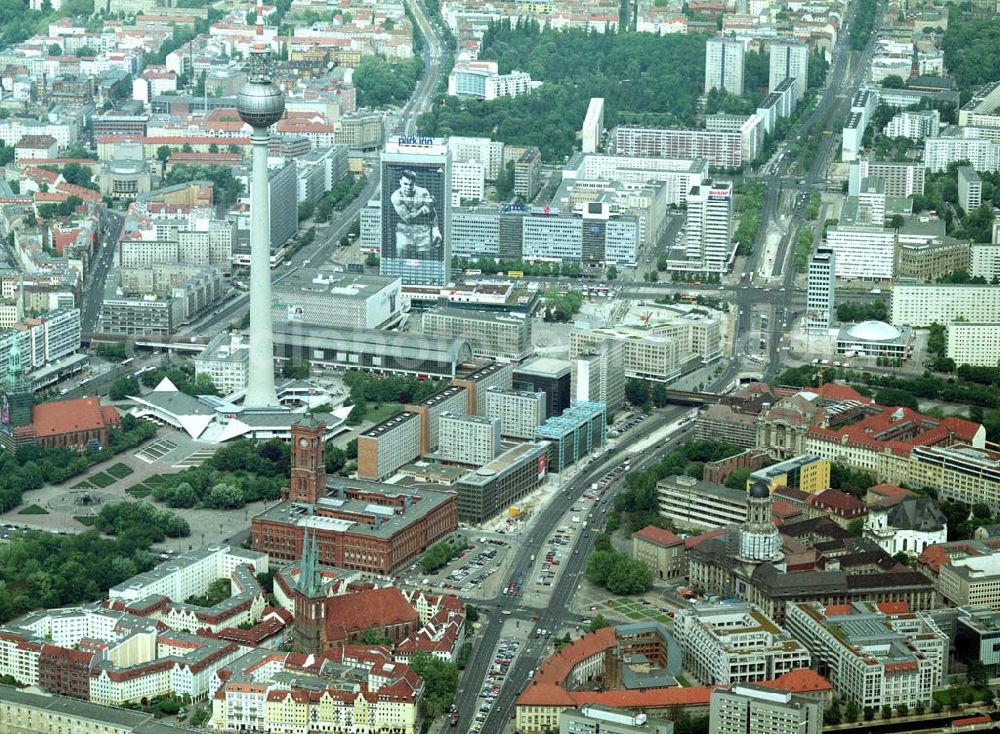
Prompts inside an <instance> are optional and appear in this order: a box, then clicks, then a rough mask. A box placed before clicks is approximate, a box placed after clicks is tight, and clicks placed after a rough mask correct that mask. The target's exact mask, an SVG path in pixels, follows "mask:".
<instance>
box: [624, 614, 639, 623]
mask: <svg viewBox="0 0 1000 734" xmlns="http://www.w3.org/2000/svg"><path fill="white" fill-rule="evenodd" d="M625 616H626V617H628V618H629V619H634V620H635V621H639V620H640V619H642V615H641V614H639V612H625Z"/></svg>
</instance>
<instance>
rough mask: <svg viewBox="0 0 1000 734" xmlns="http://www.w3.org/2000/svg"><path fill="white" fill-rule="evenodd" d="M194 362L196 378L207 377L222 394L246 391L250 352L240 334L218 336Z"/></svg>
mask: <svg viewBox="0 0 1000 734" xmlns="http://www.w3.org/2000/svg"><path fill="white" fill-rule="evenodd" d="M193 361H194V374H195V377H198V376H199V375H205V376H206V377H208V378H209V379H210V380H211V381H212V384H213V385H215V387H216V389H218V391H219V392H220V393H221V394H223V395H229V394H231V393H234V392H238V391H239V390H245V389H246V386H247V367H248V365H249V363H250V351H249V349H248V345H247V344H246V342H244V341H243V337H242V336H240V335H239V334H226V333H222V334H217V335H216V336H215V337H213V339H212V340H211V341H210V342H209V343H208V344H206V345H205V349H204V350H203V351H201V352H199V353H198V356H197V357H195V358H194V360H193Z"/></svg>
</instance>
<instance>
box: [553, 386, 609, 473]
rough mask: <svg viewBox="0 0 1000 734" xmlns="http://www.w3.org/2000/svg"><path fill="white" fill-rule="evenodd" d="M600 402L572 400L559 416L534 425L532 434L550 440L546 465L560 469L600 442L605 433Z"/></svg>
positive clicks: (588, 451)
mask: <svg viewBox="0 0 1000 734" xmlns="http://www.w3.org/2000/svg"><path fill="white" fill-rule="evenodd" d="M607 422H608V421H607V411H606V409H605V406H604V403H592V402H583V401H581V402H576V403H573V404H572V405H571V406H570V407H568V408H567V409H566V410H564V411H563V412H562V414H560V415H559V416H556V417H553V418H549V419H548V420H546V421H545V423H544V424H542V425H540V426H538V427H537V428H536V429H535V438H536V439H541V440H544V441H548V442H549V443H550V444H551V450H550V452H549V467H550V468H551V470H552V471H554V472H556V473H561V472H562V471H563V470H564V469H566V468H567V467H569V466H571V465H573V464H575V463H577V462H578V461H579V460H580V459H582V458H583V457H584V456H586V455H587V454H589V453H590V452H591V451H596V450H597V449H599V448H601V447H602V446H604V443H605V439H606V437H607Z"/></svg>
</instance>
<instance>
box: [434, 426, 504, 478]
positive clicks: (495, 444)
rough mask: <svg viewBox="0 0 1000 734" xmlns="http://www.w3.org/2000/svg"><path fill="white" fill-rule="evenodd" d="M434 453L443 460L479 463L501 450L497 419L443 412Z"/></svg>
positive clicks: (480, 464) (489, 459) (486, 461)
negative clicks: (436, 447)
mask: <svg viewBox="0 0 1000 734" xmlns="http://www.w3.org/2000/svg"><path fill="white" fill-rule="evenodd" d="M438 435H439V439H438V441H439V443H438V449H437V452H436V454H437V456H438V457H439V458H441V459H443V460H444V461H453V462H455V463H458V464H472V465H473V466H482V465H483V464H488V463H489V462H491V461H493V459H495V458H496V456H497V454H499V453H500V419H499V418H487V417H485V416H478V415H459V414H456V413H442V414H441V417H440V418H439V426H438Z"/></svg>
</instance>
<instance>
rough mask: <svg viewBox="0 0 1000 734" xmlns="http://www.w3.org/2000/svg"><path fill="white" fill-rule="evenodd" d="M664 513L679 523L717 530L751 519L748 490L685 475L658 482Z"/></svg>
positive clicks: (660, 503)
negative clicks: (749, 515)
mask: <svg viewBox="0 0 1000 734" xmlns="http://www.w3.org/2000/svg"><path fill="white" fill-rule="evenodd" d="M656 494H657V502H658V504H659V511H660V515H662V516H663V517H665V518H666V519H668V520H669V521H670V522H672V523H674V525H675V526H677V527H684V528H690V529H695V530H697V529H705V530H714V529H715V528H722V527H726V526H728V525H738V524H741V523H744V522H746V520H747V492H746V490H743V489H730V488H729V487H726V486H723V485H721V484H713V483H712V482H705V481H702V480H700V479H694V478H693V477H685V476H671V477H667V478H666V479H661V480H660V481H659V482H657V483H656Z"/></svg>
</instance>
